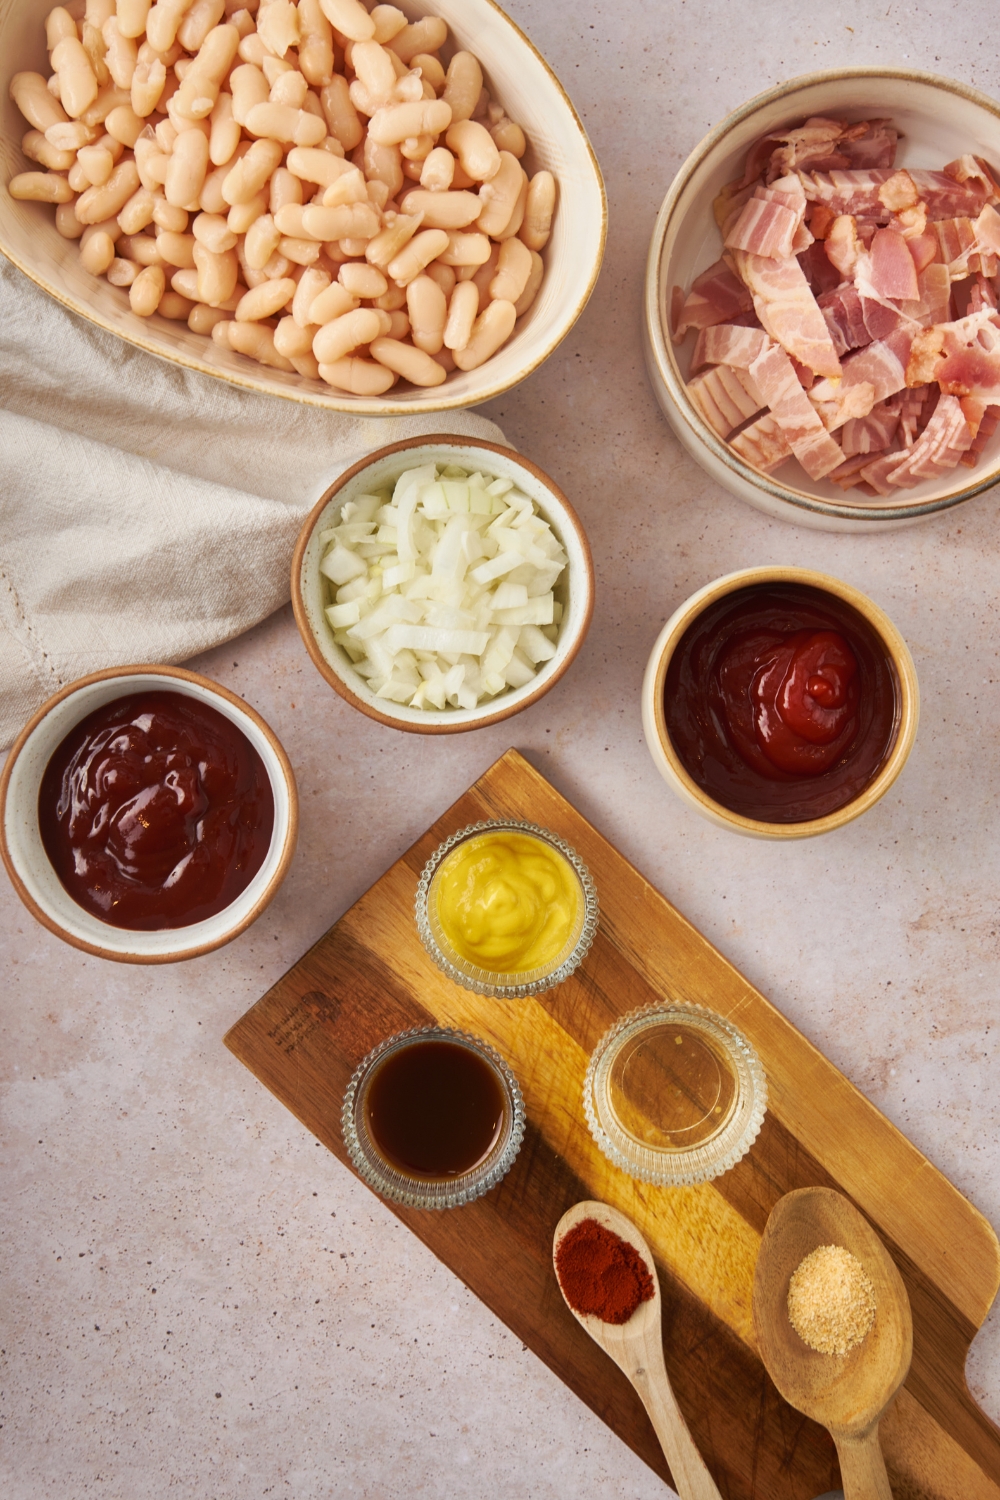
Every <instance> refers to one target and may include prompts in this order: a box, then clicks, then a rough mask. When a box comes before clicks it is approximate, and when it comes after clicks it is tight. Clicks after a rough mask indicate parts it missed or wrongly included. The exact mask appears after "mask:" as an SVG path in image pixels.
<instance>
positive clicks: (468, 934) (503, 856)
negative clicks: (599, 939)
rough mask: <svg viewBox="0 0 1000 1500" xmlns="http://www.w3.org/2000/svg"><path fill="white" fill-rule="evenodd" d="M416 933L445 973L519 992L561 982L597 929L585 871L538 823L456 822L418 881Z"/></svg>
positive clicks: (483, 987) (482, 986) (485, 987)
mask: <svg viewBox="0 0 1000 1500" xmlns="http://www.w3.org/2000/svg"><path fill="white" fill-rule="evenodd" d="M416 917H417V931H418V932H419V934H420V941H421V942H422V943H423V945H424V947H425V948H426V950H427V952H428V953H429V955H430V957H431V958H432V959H433V960H434V962H435V963H436V964H437V966H438V968H439V969H441V970H442V971H443V972H444V973H445V974H447V975H448V978H449V979H453V980H454V981H455V983H456V984H460V985H463V986H464V988H465V989H467V990H474V991H475V992H476V994H478V995H495V996H498V997H503V998H508V999H519V998H521V997H523V996H525V995H538V994H540V993H541V992H542V991H543V990H548V989H551V988H552V987H553V985H557V984H561V983H562V981H563V980H564V979H567V978H568V977H569V975H570V974H572V973H573V971H574V969H577V968H578V967H579V966H580V964H581V963H582V961H583V959H584V958H585V956H586V954H587V953H588V951H589V949H590V945H591V943H592V942H593V941H594V933H595V932H596V931H597V920H598V906H597V891H596V889H595V888H594V882H593V880H592V879H591V876H590V871H589V870H588V869H587V867H586V865H585V864H584V863H583V861H582V860H581V859H580V856H579V855H578V854H577V853H576V851H575V850H573V849H571V848H570V846H569V844H567V843H566V842H565V841H564V840H563V839H561V838H559V837H558V836H557V835H556V834H554V833H550V832H549V830H548V829H547V828H539V827H538V825H537V824H536V823H523V822H519V821H517V820H516V819H510V820H505V819H496V820H490V821H488V822H483V823H472V824H470V826H469V827H468V828H461V829H459V831H458V832H457V833H453V834H452V836H451V838H449V839H446V840H445V842H444V843H443V844H441V845H440V846H439V848H437V849H436V850H435V851H434V854H433V855H432V856H431V858H430V859H429V860H428V862H427V864H426V865H425V866H424V870H423V874H422V875H421V877H420V884H419V886H418V887H417V900H416Z"/></svg>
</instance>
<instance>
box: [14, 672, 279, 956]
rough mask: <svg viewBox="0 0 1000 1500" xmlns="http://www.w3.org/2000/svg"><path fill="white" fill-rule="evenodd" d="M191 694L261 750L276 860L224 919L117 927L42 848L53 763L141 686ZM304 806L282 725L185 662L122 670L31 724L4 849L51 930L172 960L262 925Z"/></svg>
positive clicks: (90, 947) (112, 950) (19, 751)
mask: <svg viewBox="0 0 1000 1500" xmlns="http://www.w3.org/2000/svg"><path fill="white" fill-rule="evenodd" d="M150 690H152V691H156V690H160V691H166V692H175V693H183V694H184V695H186V696H188V697H191V698H194V699H196V700H198V701H199V702H201V703H207V704H210V705H211V707H212V708H215V709H217V710H218V711H219V713H221V714H224V715H225V717H226V718H227V719H231V720H232V722H233V723H234V724H236V725H237V726H238V727H239V728H240V729H241V730H242V731H243V733H244V734H245V735H246V737H247V739H248V740H249V741H250V743H251V744H252V745H253V747H254V749H255V750H256V751H257V753H258V754H259V755H260V757H261V759H262V760H263V762H264V766H265V768H266V770H267V774H268V777H269V778H270V782H271V789H272V792H273V794H274V831H273V833H272V835H271V844H270V848H269V849H268V852H267V857H266V858H265V860H264V863H263V865H262V866H261V868H260V869H259V870H258V871H257V874H256V875H255V876H254V878H253V880H251V882H250V884H249V885H248V886H247V888H246V890H245V891H243V892H242V894H241V895H239V896H238V897H237V898H236V900H235V901H233V902H232V903H231V904H230V905H229V906H227V907H226V908H225V909H224V910H223V911H220V912H218V913H217V914H216V915H215V916H214V917H208V918H207V919H206V920H205V921H202V922H194V923H192V924H191V926H189V927H175V928H169V929H165V930H163V931H160V932H130V931H128V930H127V929H125V928H122V927H112V926H111V925H110V924H108V923H107V922H102V921H100V920H99V919H98V918H97V917H95V916H92V915H91V913H90V912H88V911H85V910H84V908H83V907H82V906H78V905H77V903H76V902H75V901H74V900H73V898H72V897H71V896H70V895H69V893H68V891H67V890H66V889H65V887H64V886H63V885H62V883H61V881H60V880H59V878H58V876H57V875H56V873H55V871H54V870H53V868H52V866H51V864H50V863H49V860H48V856H47V855H46V853H45V849H44V847H43V845H42V840H41V834H40V833H39V828H38V791H39V786H40V784H41V780H42V777H43V775H44V774H45V768H46V766H47V765H48V763H49V760H50V759H51V757H52V754H53V752H54V751H55V750H56V748H57V747H58V745H60V744H61V742H62V741H63V740H64V739H65V737H66V735H67V734H68V733H69V732H70V730H71V729H72V728H73V726H74V725H75V724H78V723H79V722H80V720H81V719H84V718H86V716H87V715H88V714H91V713H93V712H94V711H95V709H98V708H101V707H103V705H104V704H105V703H111V702H113V700H114V699H116V698H123V697H125V696H126V695H127V694H129V693H134V692H139V691H150ZM298 821H299V804H298V793H297V791H296V788H295V776H294V774H293V772H292V767H291V764H290V762H289V760H288V756H287V755H286V754H285V752H284V750H283V749H282V747H281V744H280V743H279V741H278V739H277V736H276V735H275V733H274V731H273V730H272V729H271V728H270V727H269V726H268V725H267V724H266V723H265V722H264V720H263V719H262V718H261V717H260V714H258V713H256V712H255V711H254V710H253V709H252V708H251V707H250V705H249V704H247V703H244V701H243V699H242V698H238V697H237V696H236V694H235V693H231V692H230V691H229V690H228V688H224V687H221V686H220V685H219V684H218V683H217V682H212V681H211V680H210V679H209V678H208V677H202V676H201V675H200V673H198V672H188V671H185V670H184V669H183V668H182V667H161V666H135V667H112V668H109V669H108V670H107V671H104V672H94V673H93V674H92V675H91V676H89V677H81V678H80V679H79V680H78V681H77V682H71V683H70V684H69V686H68V687H64V688H62V689H61V691H60V692H58V693H56V694H55V696H54V697H52V698H50V699H49V701H48V702H47V703H43V704H42V707H41V708H40V709H39V710H38V712H37V713H36V714H35V715H34V717H33V718H32V719H30V720H29V721H28V723H27V724H26V725H25V726H24V728H23V729H22V731H21V733H20V734H19V735H18V737H17V739H16V740H15V742H14V745H13V747H12V748H11V751H10V754H9V755H8V757H7V762H6V765H5V766H4V769H3V775H2V776H0V855H2V857H3V862H4V864H5V865H6V867H7V873H8V875H9V876H10V878H11V881H12V882H13V885H14V889H15V890H16V891H17V894H18V895H19V896H20V898H21V900H22V901H23V902H24V904H25V906H26V907H27V908H28V910H29V911H30V912H31V914H32V916H34V917H36V918H37V920H38V921H39V922H41V923H42V925H43V927H47V928H48V929H49V931H50V932H54V933H55V935H56V937H60V938H62V939H63V941H64V942H67V943H72V945H73V947H74V948H82V949H83V950H84V952H86V953H94V954H96V955H97V957H98V958H111V959H116V960H118V961H119V962H120V963H133V964H162V963H173V962H175V961H176V960H178V959H182V958H197V957H198V956H199V954H202V953H209V952H211V950H212V949H213V948H221V947H222V945H223V944H224V943H228V942H230V941H231V940H232V939H233V938H234V937H236V936H237V934H238V933H241V932H243V931H244V929H245V928H247V927H249V926H250V923H251V922H255V921H256V920H257V918H258V917H259V916H260V914H261V912H262V911H263V910H264V908H265V906H267V904H268V902H269V901H270V900H271V898H272V897H273V895H274V893H275V892H276V891H277V889H278V887H279V885H280V884H281V882H282V881H283V880H284V878H285V875H286V874H287V872H288V866H289V864H290V863H291V859H292V855H293V854H294V852H295V840H296V835H297V833H298Z"/></svg>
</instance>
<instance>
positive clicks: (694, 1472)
mask: <svg viewBox="0 0 1000 1500" xmlns="http://www.w3.org/2000/svg"><path fill="white" fill-rule="evenodd" d="M650 1364H653V1361H652V1360H650ZM631 1379H632V1384H633V1385H634V1386H635V1388H636V1390H637V1391H638V1393H639V1395H640V1396H641V1398H642V1404H643V1406H644V1407H645V1408H646V1411H647V1412H648V1414H649V1420H650V1421H651V1422H652V1424H653V1429H654V1431H655V1432H656V1436H657V1437H658V1438H659V1440H660V1447H661V1448H662V1449H663V1452H664V1455H665V1456H666V1460H667V1463H668V1464H669V1465H670V1472H671V1474H672V1475H673V1480H674V1485H675V1486H676V1489H677V1493H678V1495H680V1497H681V1500H722V1496H721V1495H720V1494H719V1491H718V1489H717V1488H716V1484H715V1481H714V1479H713V1478H712V1476H711V1474H710V1473H709V1472H708V1470H707V1468H706V1467H705V1460H704V1459H703V1458H702V1456H701V1454H700V1453H699V1452H698V1449H697V1447H696V1446H695V1441H694V1438H693V1437H692V1436H691V1434H690V1432H689V1431H688V1425H687V1423H686V1422H685V1420H684V1417H683V1415H682V1413H681V1409H680V1407H679V1406H678V1405H677V1398H676V1396H675V1395H674V1392H673V1387H672V1386H671V1384H670V1380H669V1378H668V1376H667V1371H666V1366H665V1365H664V1364H663V1362H662V1358H661V1361H660V1368H659V1369H656V1367H655V1365H654V1367H653V1368H652V1369H648V1368H646V1369H638V1370H635V1371H634V1372H633V1373H632V1375H631ZM886 1493H887V1494H888V1491H886ZM889 1500H891V1496H890V1497H889Z"/></svg>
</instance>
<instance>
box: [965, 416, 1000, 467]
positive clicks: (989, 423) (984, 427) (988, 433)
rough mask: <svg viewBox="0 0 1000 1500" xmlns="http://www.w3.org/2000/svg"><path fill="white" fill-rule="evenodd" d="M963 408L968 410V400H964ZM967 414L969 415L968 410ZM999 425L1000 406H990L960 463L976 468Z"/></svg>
mask: <svg viewBox="0 0 1000 1500" xmlns="http://www.w3.org/2000/svg"><path fill="white" fill-rule="evenodd" d="M967 399H968V398H966V400H967ZM962 410H963V411H965V410H966V401H963V402H962ZM966 416H968V413H967V412H966ZM998 426H1000V406H988V407H987V408H986V410H985V412H984V413H983V415H982V417H981V419H980V422H979V430H978V431H977V433H976V435H975V437H974V438H973V439H972V443H971V445H970V447H969V448H968V449H967V450H966V452H965V453H963V454H962V457H961V458H960V459H959V463H962V464H964V465H965V467H966V468H967V469H974V468H975V467H976V464H977V463H978V462H979V460H980V458H981V457H982V453H983V449H984V448H985V447H986V444H987V443H988V442H989V440H990V438H991V437H992V436H993V434H994V433H995V432H996V430H997V427H998Z"/></svg>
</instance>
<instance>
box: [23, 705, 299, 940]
mask: <svg viewBox="0 0 1000 1500" xmlns="http://www.w3.org/2000/svg"><path fill="white" fill-rule="evenodd" d="M38 825H39V831H40V833H41V836H42V843H43V845H44V847H45V852H46V854H47V855H48V857H49V860H50V861H51V863H52V866H53V868H54V869H55V872H56V874H57V875H58V876H59V879H60V880H61V881H62V883H63V885H64V886H65V887H66V890H67V891H68V892H69V894H70V895H71V896H72V897H73V900H74V901H76V902H77V903H78V904H79V905H80V906H82V907H83V908H84V909H85V910H86V911H89V912H91V913H92V915H93V916H95V917H99V918H100V919H101V921H103V922H108V923H109V924H110V925H111V926H113V927H126V928H129V929H131V930H132V931H141V932H150V931H155V930H159V929H162V928H173V927H188V926H190V925H191V923H193V922H201V921H203V920H204V919H205V918H206V917H211V916H214V915H215V913H216V912H220V911H222V910H223V909H224V908H225V907H227V906H229V905H230V903H231V902H233V901H234V900H235V899H236V897H237V896H239V895H240V893H241V892H242V891H244V890H245V889H246V887H247V886H248V885H249V884H250V881H251V880H252V879H253V877H254V876H255V875H256V873H257V871H258V870H259V869H260V867H261V865H262V864H263V863H264V860H265V858H266V856H267V851H268V849H269V847H270V843H271V832H272V829H273V826H274V795H273V792H272V790H271V782H270V779H269V777H268V774H267V771H266V769H265V766H264V762H263V761H262V760H261V758H260V756H259V755H258V753H257V751H256V750H255V749H254V747H253V745H252V744H251V743H250V741H249V740H248V739H247V737H246V735H245V734H244V733H243V731H242V730H241V729H239V728H238V727H237V726H236V725H235V724H234V723H233V722H232V720H231V719H228V718H226V717H225V715H224V714H221V713H220V712H219V711H218V709H215V708H212V707H211V706H210V705H209V704H207V703H202V702H200V701H199V700H198V699H196V698H191V697H188V696H186V695H185V694H183V693H176V692H159V691H157V692H142V693H135V694H132V695H130V696H129V697H126V698H118V699H116V700H115V701H114V702H113V703H107V704H105V705H104V707H103V708H99V709H97V710H96V711H95V712H94V713H92V714H90V715H89V716H88V717H87V718H85V719H83V720H81V722H80V723H79V724H77V725H75V727H74V728H73V729H71V730H70V732H69V734H68V735H67V736H66V738H65V739H64V740H63V741H62V743H61V745H60V746H59V747H58V749H57V750H56V751H55V753H54V755H53V756H52V758H51V760H50V761H49V763H48V766H47V767H46V770H45V774H44V776H43V777H42V783H41V787H40V788H39V793H38Z"/></svg>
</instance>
